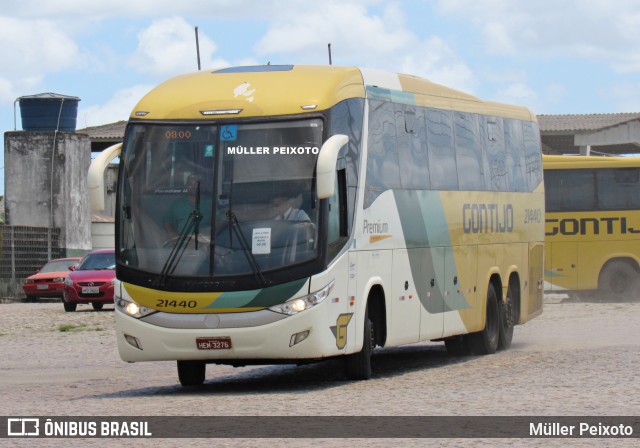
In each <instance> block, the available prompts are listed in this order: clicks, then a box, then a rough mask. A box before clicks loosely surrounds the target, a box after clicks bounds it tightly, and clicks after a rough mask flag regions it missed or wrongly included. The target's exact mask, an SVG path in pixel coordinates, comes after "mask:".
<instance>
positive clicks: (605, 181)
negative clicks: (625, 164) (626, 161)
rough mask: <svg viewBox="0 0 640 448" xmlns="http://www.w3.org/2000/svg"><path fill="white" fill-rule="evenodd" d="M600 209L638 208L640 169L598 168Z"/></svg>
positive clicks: (639, 204)
mask: <svg viewBox="0 0 640 448" xmlns="http://www.w3.org/2000/svg"><path fill="white" fill-rule="evenodd" d="M596 175H597V178H598V206H599V209H600V210H637V209H639V208H640V170H638V169H637V168H631V169H629V168H615V169H603V170H597V171H596Z"/></svg>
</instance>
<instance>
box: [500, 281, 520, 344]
mask: <svg viewBox="0 0 640 448" xmlns="http://www.w3.org/2000/svg"><path fill="white" fill-rule="evenodd" d="M513 294H514V292H513V286H511V285H509V289H507V300H506V301H505V302H504V303H501V304H500V306H499V307H498V308H499V309H500V336H499V337H498V350H506V349H508V348H509V347H511V341H512V340H513V326H514V325H515V321H516V313H515V304H514V296H513Z"/></svg>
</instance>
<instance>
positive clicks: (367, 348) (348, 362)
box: [345, 306, 375, 380]
mask: <svg viewBox="0 0 640 448" xmlns="http://www.w3.org/2000/svg"><path fill="white" fill-rule="evenodd" d="M368 308H369V307H368V306H367V310H366V311H365V315H364V332H363V338H364V340H363V341H362V350H360V351H359V352H358V353H353V354H351V355H347V356H346V358H345V373H346V376H347V379H349V380H368V379H370V378H371V353H372V352H373V348H374V347H375V338H374V335H375V333H374V329H373V322H372V321H371V319H370V318H369V310H368Z"/></svg>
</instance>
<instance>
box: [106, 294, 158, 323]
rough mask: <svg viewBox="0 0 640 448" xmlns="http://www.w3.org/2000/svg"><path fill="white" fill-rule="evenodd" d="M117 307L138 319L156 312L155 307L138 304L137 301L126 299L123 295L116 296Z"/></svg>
mask: <svg viewBox="0 0 640 448" xmlns="http://www.w3.org/2000/svg"><path fill="white" fill-rule="evenodd" d="M115 303H116V308H117V309H118V310H119V311H121V312H123V313H124V314H126V315H127V316H131V317H135V318H136V319H140V318H141V317H145V316H148V315H149V314H153V313H155V312H156V310H154V309H153V308H148V307H146V306H142V305H138V304H137V303H135V302H130V301H128V300H124V299H123V298H121V297H117V296H116V300H115Z"/></svg>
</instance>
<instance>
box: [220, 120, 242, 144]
mask: <svg viewBox="0 0 640 448" xmlns="http://www.w3.org/2000/svg"><path fill="white" fill-rule="evenodd" d="M237 138H238V125H237V124H228V125H224V126H222V127H221V128H220V140H222V141H223V142H232V141H235V140H237Z"/></svg>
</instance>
